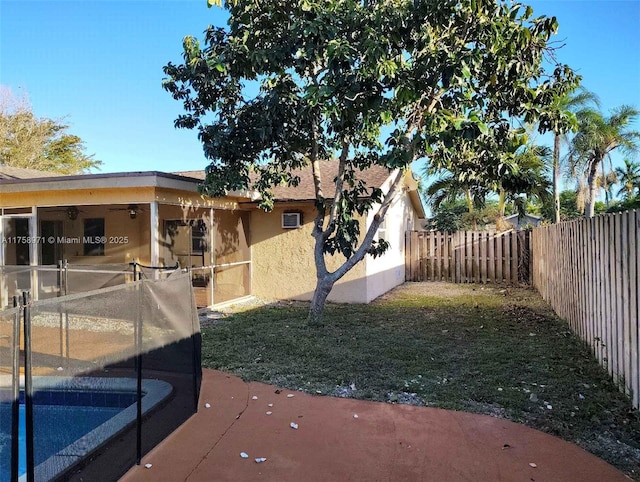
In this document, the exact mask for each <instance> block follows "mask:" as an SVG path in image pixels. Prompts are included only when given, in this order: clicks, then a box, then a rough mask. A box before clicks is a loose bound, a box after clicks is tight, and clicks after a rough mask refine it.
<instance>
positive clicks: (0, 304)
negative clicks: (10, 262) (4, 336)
mask: <svg viewBox="0 0 640 482" xmlns="http://www.w3.org/2000/svg"><path fill="white" fill-rule="evenodd" d="M2 212H3V210H2V208H0V271H1V270H3V269H4V249H5V247H6V243H4V242H3V241H4V216H3V215H2ZM0 274H1V275H2V276H0V309H3V308H5V307H6V306H7V305H8V304H9V300H6V301H5V296H6V294H5V292H6V287H5V282H4V273H0Z"/></svg>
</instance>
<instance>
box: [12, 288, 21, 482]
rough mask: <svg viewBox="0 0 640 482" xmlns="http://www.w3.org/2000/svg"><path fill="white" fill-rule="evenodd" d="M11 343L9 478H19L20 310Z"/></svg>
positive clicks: (15, 318) (16, 298) (14, 299)
mask: <svg viewBox="0 0 640 482" xmlns="http://www.w3.org/2000/svg"><path fill="white" fill-rule="evenodd" d="M19 304H20V302H19V299H18V297H17V296H14V297H13V307H14V308H17V307H18V306H19ZM12 342H13V343H12V345H11V348H12V349H11V357H12V362H13V363H12V370H11V395H12V399H11V480H12V481H17V480H18V478H19V468H20V467H19V463H18V462H19V456H20V444H19V437H20V435H19V434H20V425H19V417H20V310H16V314H15V316H14V320H13V340H12Z"/></svg>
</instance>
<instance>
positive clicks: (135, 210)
mask: <svg viewBox="0 0 640 482" xmlns="http://www.w3.org/2000/svg"><path fill="white" fill-rule="evenodd" d="M109 211H127V212H128V213H129V217H130V218H131V219H135V218H137V217H138V214H139V213H141V212H144V210H143V209H142V208H141V207H140V206H138V205H137V204H129V205H128V206H127V207H126V208H109Z"/></svg>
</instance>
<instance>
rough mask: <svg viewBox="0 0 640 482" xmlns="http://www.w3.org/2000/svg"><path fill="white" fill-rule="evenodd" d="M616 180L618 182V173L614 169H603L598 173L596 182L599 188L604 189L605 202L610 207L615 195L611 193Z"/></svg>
mask: <svg viewBox="0 0 640 482" xmlns="http://www.w3.org/2000/svg"><path fill="white" fill-rule="evenodd" d="M610 167H611V166H610ZM616 182H618V175H617V174H616V171H614V170H613V169H610V170H609V171H608V172H605V171H604V169H602V170H601V172H600V174H598V179H597V180H596V184H597V186H598V189H602V190H603V191H604V203H605V205H606V206H607V208H608V207H609V203H610V202H611V198H612V197H613V196H612V194H611V190H612V189H613V186H614V185H615V183H616Z"/></svg>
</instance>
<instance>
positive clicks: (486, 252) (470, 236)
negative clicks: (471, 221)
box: [405, 231, 531, 284]
mask: <svg viewBox="0 0 640 482" xmlns="http://www.w3.org/2000/svg"><path fill="white" fill-rule="evenodd" d="M529 240H530V232H529V231H507V232H500V233H499V232H495V231H458V232H456V233H445V232H438V231H408V232H407V233H406V237H405V257H406V263H405V267H406V279H407V281H449V282H452V283H514V284H515V283H519V282H520V283H528V282H529V281H530V272H531V269H530V262H531V257H530V255H529Z"/></svg>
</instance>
